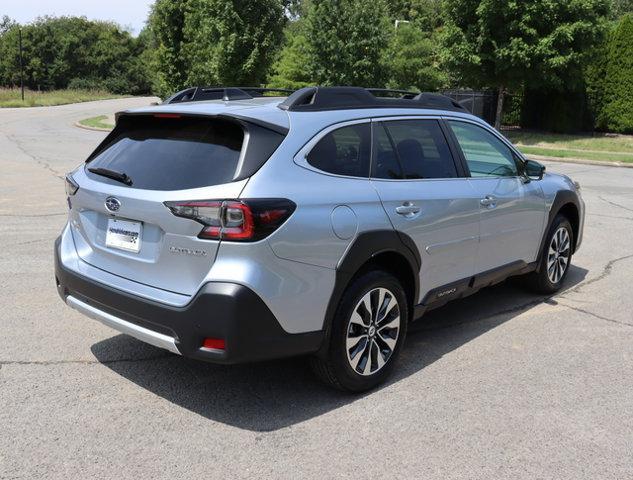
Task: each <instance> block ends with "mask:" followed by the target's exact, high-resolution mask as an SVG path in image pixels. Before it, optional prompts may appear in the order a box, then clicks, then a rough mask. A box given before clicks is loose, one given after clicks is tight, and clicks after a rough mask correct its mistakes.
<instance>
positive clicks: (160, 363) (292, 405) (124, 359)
mask: <svg viewBox="0 0 633 480" xmlns="http://www.w3.org/2000/svg"><path fill="white" fill-rule="evenodd" d="M586 274H587V271H586V270H584V269H582V268H578V267H575V266H572V267H570V271H569V274H568V277H567V280H566V285H565V287H564V290H568V289H571V288H573V287H574V286H576V285H577V284H579V283H580V282H582V281H583V279H584V278H585V276H586ZM517 283H518V282H513V281H507V282H505V283H502V284H500V285H497V286H494V287H490V288H487V289H484V290H482V291H480V292H479V293H477V294H475V295H472V296H470V297H467V298H464V299H461V300H457V301H454V302H452V303H449V304H448V305H446V306H444V307H441V308H438V309H436V310H433V311H431V312H429V313H428V314H427V315H426V316H425V317H423V319H421V320H419V321H418V322H416V323H415V324H413V325H412V326H411V328H410V330H409V334H408V336H407V342H406V343H405V348H404V349H403V351H402V355H401V358H400V361H399V364H398V365H397V368H396V369H395V370H394V374H393V375H392V377H391V379H390V381H389V382H388V383H387V384H386V385H383V386H382V387H379V389H382V388H388V387H389V385H392V384H394V383H396V382H398V381H400V380H402V379H405V378H407V377H408V376H410V375H413V374H415V373H417V372H419V371H421V370H423V369H424V368H425V367H427V366H428V365H431V364H432V363H433V362H435V361H436V360H438V359H439V358H441V357H442V356H443V355H446V354H448V353H450V352H452V351H453V350H456V349H458V348H459V347H461V346H462V345H464V344H466V343H468V342H470V341H471V340H473V339H475V338H477V337H478V336H480V335H482V334H485V333H486V332H488V331H490V330H492V329H494V328H495V327H497V326H499V325H501V324H503V323H505V322H507V321H509V320H512V319H513V318H514V317H516V316H517V315H519V314H521V313H523V312H526V311H527V310H529V309H531V308H534V307H536V306H537V305H540V304H542V303H544V302H552V301H555V300H554V299H550V298H547V297H543V296H536V295H534V294H530V293H528V292H526V291H525V289H523V288H522V287H521V286H520V285H518V284H517ZM558 295H560V293H559V294H558ZM91 350H92V353H93V354H94V356H95V357H96V358H97V360H99V362H100V363H102V364H103V365H105V366H107V367H108V368H110V369H111V370H112V371H114V372H116V373H117V374H119V375H121V376H122V377H124V378H126V379H128V380H130V381H132V382H134V383H135V384H137V385H138V386H140V387H142V388H144V389H147V390H149V391H150V392H152V393H154V394H156V395H158V396H160V397H162V398H165V399H166V400H168V401H170V402H172V403H174V404H175V405H178V406H180V407H183V408H186V409H188V410H190V411H192V412H194V413H197V414H199V415H202V416H203V417H205V418H208V419H211V420H213V421H216V422H222V423H225V424H227V425H231V426H234V427H237V428H242V429H247V430H251V431H258V432H265V431H273V430H277V429H280V428H284V427H287V426H291V425H294V424H296V423H299V422H302V421H305V420H308V419H310V418H313V417H317V416H319V415H322V414H325V413H327V412H329V411H331V410H335V409H337V408H340V407H344V406H345V405H348V404H350V403H353V402H354V401H356V400H358V399H359V398H362V397H364V396H367V395H372V393H375V392H376V390H374V391H373V392H368V393H366V394H363V395H361V396H359V395H352V394H346V393H343V392H338V391H335V390H332V389H330V388H328V387H326V386H325V385H323V384H321V383H320V382H319V381H318V380H317V379H316V377H315V376H314V375H313V374H312V372H311V371H310V368H309V365H308V362H307V361H306V359H305V358H294V359H286V360H279V361H272V362H263V363H257V364H249V365H234V366H225V365H213V364H207V363H203V362H197V361H193V360H188V359H184V358H182V357H179V356H177V355H173V354H171V353H168V352H166V351H164V350H161V349H158V348H155V347H152V346H150V345H147V344H145V343H142V342H140V341H138V340H136V339H134V338H132V337H129V336H127V335H117V336H114V337H111V338H108V339H106V340H103V341H101V342H98V343H96V344H94V345H93V346H92V348H91Z"/></svg>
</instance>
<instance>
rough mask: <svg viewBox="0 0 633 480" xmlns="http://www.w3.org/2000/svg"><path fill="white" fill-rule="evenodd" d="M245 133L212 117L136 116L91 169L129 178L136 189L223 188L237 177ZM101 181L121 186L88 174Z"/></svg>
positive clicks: (121, 128)
mask: <svg viewBox="0 0 633 480" xmlns="http://www.w3.org/2000/svg"><path fill="white" fill-rule="evenodd" d="M243 142H244V131H243V129H242V127H241V126H240V125H238V124H236V123H233V122H230V121H226V120H220V119H210V118H194V117H179V118H155V117H151V116H147V117H145V116H143V117H140V116H139V117H131V118H128V119H126V120H125V121H122V122H121V123H120V125H119V126H117V128H116V129H115V130H114V131H113V133H112V140H111V141H110V142H108V143H107V145H106V146H105V147H104V148H103V149H102V150H101V151H99V152H98V153H97V154H96V155H95V156H94V158H93V159H92V160H90V161H89V162H88V164H87V167H88V168H105V169H108V170H114V171H115V172H119V173H125V174H126V175H127V176H128V177H129V178H130V179H131V180H132V185H131V187H132V188H138V189H145V190H184V189H188V188H198V187H206V186H210V185H219V184H222V183H227V182H230V181H232V180H233V178H234V177H235V173H236V169H237V166H238V161H239V158H240V152H241V150H242V143H243ZM86 173H87V175H88V176H90V177H91V178H93V179H94V180H98V181H100V182H106V183H111V184H113V185H118V186H122V185H123V184H122V183H118V182H116V181H114V180H111V179H108V178H106V177H103V176H101V175H96V174H94V173H91V172H87V171H86Z"/></svg>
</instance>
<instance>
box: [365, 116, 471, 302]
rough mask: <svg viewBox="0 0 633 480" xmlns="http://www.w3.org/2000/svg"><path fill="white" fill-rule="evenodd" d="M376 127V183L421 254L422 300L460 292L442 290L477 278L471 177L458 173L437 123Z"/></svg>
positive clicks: (387, 122) (394, 121) (390, 122)
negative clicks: (473, 276) (459, 282)
mask: <svg viewBox="0 0 633 480" xmlns="http://www.w3.org/2000/svg"><path fill="white" fill-rule="evenodd" d="M373 128H374V135H373V138H374V148H373V159H372V173H371V182H372V185H373V186H374V188H375V189H376V191H377V192H378V195H379V197H380V199H381V201H382V205H383V207H384V209H385V212H386V213H387V215H388V216H389V219H390V220H391V223H392V225H393V227H394V228H395V229H396V230H397V231H399V232H403V233H405V234H407V235H408V236H409V237H411V239H412V240H413V241H414V242H415V244H416V246H417V248H418V250H419V252H420V256H421V258H422V268H421V270H420V297H419V299H418V302H421V301H422V299H424V298H425V297H426V296H427V294H428V293H429V292H431V294H430V297H434V298H430V297H428V298H427V301H433V300H437V299H439V298H440V297H443V296H444V295H446V294H447V292H448V293H456V292H454V291H453V288H451V287H447V288H446V289H444V290H443V289H442V288H443V287H445V286H447V285H450V284H452V283H454V282H457V281H461V280H465V283H467V281H468V279H469V278H470V277H471V276H472V275H473V270H474V265H475V257H476V254H477V242H478V237H479V199H478V198H477V197H476V194H475V191H474V190H473V188H472V186H471V185H470V183H469V179H467V178H463V177H460V175H459V174H458V172H459V170H458V164H457V163H456V162H455V161H454V159H453V156H452V155H451V151H450V149H449V147H448V143H447V141H446V138H445V136H444V133H443V131H442V128H441V126H440V123H439V121H438V120H437V119H428V118H426V119H410V117H409V119H406V120H405V119H390V120H381V121H374V122H373ZM438 296H439V297H438ZM446 296H447V298H448V297H450V296H451V295H446ZM436 297H437V298H436Z"/></svg>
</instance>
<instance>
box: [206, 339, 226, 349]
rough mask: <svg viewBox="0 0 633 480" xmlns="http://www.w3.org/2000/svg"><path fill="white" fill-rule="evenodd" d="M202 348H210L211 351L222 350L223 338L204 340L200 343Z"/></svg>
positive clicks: (223, 345) (223, 346)
mask: <svg viewBox="0 0 633 480" xmlns="http://www.w3.org/2000/svg"><path fill="white" fill-rule="evenodd" d="M202 347H203V348H211V349H213V350H224V348H225V344H224V339H223V338H205V339H204V342H202Z"/></svg>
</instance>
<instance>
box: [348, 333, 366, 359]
mask: <svg viewBox="0 0 633 480" xmlns="http://www.w3.org/2000/svg"><path fill="white" fill-rule="evenodd" d="M363 340H364V341H367V335H359V336H357V337H350V336H349V335H348V337H347V340H346V341H345V344H346V346H347V351H348V352H350V356H351V357H352V358H353V357H354V355H353V354H352V353H351V352H352V351H356V350H358V346H359V345H360V344H361V342H362V341H363Z"/></svg>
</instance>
